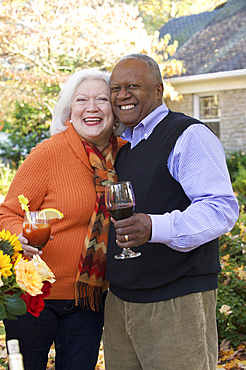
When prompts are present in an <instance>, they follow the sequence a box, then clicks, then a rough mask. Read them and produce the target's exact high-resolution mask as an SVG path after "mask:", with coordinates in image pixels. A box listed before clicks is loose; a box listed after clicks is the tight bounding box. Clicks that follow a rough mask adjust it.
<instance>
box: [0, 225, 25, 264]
mask: <svg viewBox="0 0 246 370" xmlns="http://www.w3.org/2000/svg"><path fill="white" fill-rule="evenodd" d="M1 239H2V240H4V241H8V242H9V243H10V245H11V246H12V247H13V249H14V254H13V256H12V261H14V260H15V259H16V258H17V257H18V255H19V254H20V252H21V251H22V250H23V249H22V247H21V243H20V241H19V237H18V236H16V234H14V235H11V233H10V231H9V230H7V231H5V229H3V230H2V231H0V240H1Z"/></svg>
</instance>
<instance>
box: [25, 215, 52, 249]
mask: <svg viewBox="0 0 246 370" xmlns="http://www.w3.org/2000/svg"><path fill="white" fill-rule="evenodd" d="M50 232H51V225H50V221H49V220H47V219H46V218H45V214H42V215H39V212H38V211H36V212H29V211H28V212H25V214H24V221H23V235H24V237H25V238H27V240H28V244H29V245H31V246H32V247H35V248H38V249H39V250H41V249H43V247H44V246H45V245H46V243H47V242H48V240H49V238H50Z"/></svg>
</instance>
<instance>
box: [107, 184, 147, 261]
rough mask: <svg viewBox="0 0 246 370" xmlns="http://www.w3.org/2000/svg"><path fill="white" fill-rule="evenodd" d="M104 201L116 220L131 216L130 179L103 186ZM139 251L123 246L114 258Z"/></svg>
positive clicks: (135, 255)
mask: <svg viewBox="0 0 246 370" xmlns="http://www.w3.org/2000/svg"><path fill="white" fill-rule="evenodd" d="M105 203H106V207H107V210H108V213H109V214H110V215H111V216H112V217H113V218H114V219H115V220H116V221H118V220H123V219H125V218H128V217H130V216H132V214H133V211H134V208H135V197H134V192H133V188H132V184H131V183H130V181H122V182H115V183H112V184H107V185H106V186H105ZM140 255H141V252H133V251H132V250H131V249H130V248H123V250H122V253H120V254H116V255H115V256H114V258H116V259H126V258H134V257H138V256H140Z"/></svg>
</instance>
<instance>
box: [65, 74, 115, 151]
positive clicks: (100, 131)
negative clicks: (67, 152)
mask: <svg viewBox="0 0 246 370" xmlns="http://www.w3.org/2000/svg"><path fill="white" fill-rule="evenodd" d="M71 120H72V123H73V127H74V128H75V130H76V131H77V133H78V134H79V135H80V136H82V137H83V138H84V139H86V140H88V141H90V142H92V143H93V144H94V145H96V146H97V147H98V149H99V150H102V149H103V148H104V147H105V146H106V145H107V143H108V141H109V138H110V136H111V133H112V128H113V124H114V115H113V112H112V108H111V103H110V90H109V86H108V85H107V83H106V82H105V81H103V80H84V81H82V82H81V83H80V84H79V85H78V86H77V88H76V90H75V92H74V95H73V98H72V103H71Z"/></svg>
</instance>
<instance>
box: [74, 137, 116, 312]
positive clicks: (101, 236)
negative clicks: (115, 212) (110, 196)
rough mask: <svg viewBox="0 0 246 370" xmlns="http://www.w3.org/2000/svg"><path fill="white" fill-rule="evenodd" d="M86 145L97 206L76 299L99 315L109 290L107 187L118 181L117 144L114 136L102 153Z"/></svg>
mask: <svg viewBox="0 0 246 370" xmlns="http://www.w3.org/2000/svg"><path fill="white" fill-rule="evenodd" d="M83 144H84V147H85V149H86V151H87V154H88V158H89V161H90V164H91V166H92V168H94V170H95V173H94V178H93V179H94V184H95V188H96V204H95V209H94V212H93V214H92V216H91V220H90V224H89V228H88V231H87V234H86V237H85V241H84V246H85V248H84V250H85V253H82V254H81V257H80V261H79V271H78V274H77V282H76V296H75V297H76V305H78V304H79V305H80V306H89V307H90V308H91V309H92V310H93V311H98V310H99V308H100V303H101V295H102V292H103V291H105V290H106V289H107V288H108V282H107V281H106V280H105V272H106V253H107V245H108V232H109V225H110V220H109V215H108V211H107V209H106V206H105V185H106V184H108V183H111V182H117V179H118V177H117V175H116V172H115V170H114V162H115V158H116V155H117V152H118V143H117V139H116V137H115V136H114V135H112V136H111V138H110V143H109V144H108V146H107V147H106V148H105V149H104V150H103V153H101V152H100V151H99V150H98V149H97V147H96V146H94V145H93V144H92V143H89V142H86V141H84V140H83Z"/></svg>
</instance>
